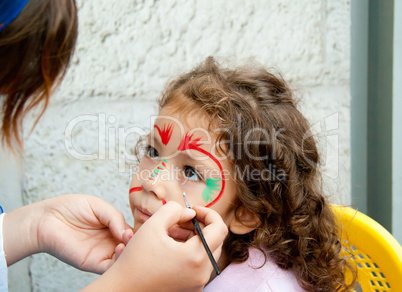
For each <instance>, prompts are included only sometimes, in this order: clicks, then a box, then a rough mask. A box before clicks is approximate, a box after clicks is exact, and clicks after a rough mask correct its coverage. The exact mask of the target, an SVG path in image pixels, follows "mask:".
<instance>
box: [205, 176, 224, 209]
mask: <svg viewBox="0 0 402 292" xmlns="http://www.w3.org/2000/svg"><path fill="white" fill-rule="evenodd" d="M220 180H221V179H220V178H207V182H206V185H207V186H206V187H205V189H204V191H203V192H202V198H203V199H204V201H205V203H207V204H208V203H212V202H213V200H212V194H213V191H220V190H221V187H220V186H219V185H218V184H217V182H219V181H220Z"/></svg>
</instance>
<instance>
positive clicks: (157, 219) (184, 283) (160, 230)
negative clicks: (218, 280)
mask: <svg viewBox="0 0 402 292" xmlns="http://www.w3.org/2000/svg"><path fill="white" fill-rule="evenodd" d="M196 210H197V219H198V220H199V221H200V222H202V223H203V224H205V227H204V228H203V233H204V236H205V239H206V240H207V242H208V245H209V247H210V249H211V251H212V252H213V254H214V257H215V259H219V256H220V253H221V248H222V242H223V240H224V238H225V237H226V234H227V227H226V225H225V224H224V222H223V221H222V218H221V217H220V216H219V214H218V213H216V212H215V211H213V210H211V209H207V208H197V209H196ZM194 214H195V213H194V211H193V210H189V209H186V208H183V207H182V206H180V205H179V204H177V203H175V202H168V203H167V204H166V205H164V206H163V207H162V208H160V209H159V210H158V211H157V212H156V213H155V214H154V215H153V216H152V217H151V218H150V219H148V220H147V221H146V222H145V223H144V225H142V226H141V228H140V229H139V230H138V231H137V233H136V234H135V235H134V237H133V238H132V239H131V241H130V242H129V243H128V245H127V246H126V248H125V249H124V251H123V253H122V254H121V256H120V257H119V259H118V260H117V261H116V263H115V264H114V265H113V266H112V267H111V268H110V269H109V270H107V271H106V273H104V274H103V275H102V276H101V277H100V278H98V279H97V280H96V281H95V282H93V283H92V284H90V285H89V286H88V287H86V288H85V289H83V291H85V292H90V291H94V292H95V291H97V292H99V291H161V290H163V291H201V290H202V288H203V287H204V286H205V284H206V283H207V281H208V280H209V278H210V275H211V272H212V270H213V267H212V265H211V262H210V261H209V258H208V255H207V253H206V252H205V249H204V247H203V245H202V243H201V240H200V238H199V237H198V236H192V237H190V238H188V239H187V241H185V242H179V241H175V240H174V239H173V238H171V237H170V236H169V235H168V229H169V228H170V227H172V226H173V225H175V224H176V223H185V222H188V221H190V220H191V219H192V218H193V217H194Z"/></svg>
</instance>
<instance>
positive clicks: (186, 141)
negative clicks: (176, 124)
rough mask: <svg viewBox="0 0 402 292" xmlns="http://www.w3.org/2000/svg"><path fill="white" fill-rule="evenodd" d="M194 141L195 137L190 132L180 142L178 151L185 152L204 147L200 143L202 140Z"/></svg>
mask: <svg viewBox="0 0 402 292" xmlns="http://www.w3.org/2000/svg"><path fill="white" fill-rule="evenodd" d="M192 139H193V135H190V134H189V133H188V132H187V133H186V134H185V135H184V137H183V139H182V140H181V142H180V145H179V148H177V150H179V151H184V150H188V149H194V150H198V147H199V146H201V145H202V142H200V140H201V138H197V139H194V140H192Z"/></svg>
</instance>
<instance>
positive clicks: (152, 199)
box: [129, 107, 236, 232]
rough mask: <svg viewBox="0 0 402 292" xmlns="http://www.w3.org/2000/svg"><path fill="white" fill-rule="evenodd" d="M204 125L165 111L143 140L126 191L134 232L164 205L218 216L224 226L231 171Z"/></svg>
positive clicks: (229, 213) (231, 186)
mask: <svg viewBox="0 0 402 292" xmlns="http://www.w3.org/2000/svg"><path fill="white" fill-rule="evenodd" d="M208 124H209V121H208V119H206V118H205V117H204V118H203V117H202V116H201V115H197V114H190V115H188V116H185V115H184V114H177V113H175V112H173V111H172V108H170V107H164V108H163V109H162V110H161V111H160V113H159V115H158V117H157V119H156V121H155V124H154V127H153V129H152V131H151V133H150V134H149V135H148V137H147V140H146V147H145V153H144V157H143V158H142V159H141V162H140V164H139V166H138V169H137V171H136V173H135V174H134V177H133V179H132V181H131V186H130V194H129V200H130V207H131V211H132V213H133V216H134V232H136V231H137V230H138V228H140V227H141V225H142V224H143V223H144V222H145V221H146V220H147V219H148V218H149V217H150V216H152V214H154V213H155V212H156V211H157V210H158V209H159V208H160V207H162V206H163V204H165V203H166V202H168V201H175V202H178V203H179V204H181V205H183V206H185V204H184V199H183V192H185V193H186V197H187V200H188V201H189V203H190V205H191V206H194V205H198V206H206V207H210V208H212V209H214V210H215V211H217V212H218V213H219V214H220V215H221V216H222V218H223V220H224V221H225V223H226V224H227V225H229V223H230V222H231V221H232V220H233V218H234V212H233V211H231V210H232V208H230V207H232V204H233V202H234V200H235V196H236V185H235V182H234V181H233V176H232V167H231V163H230V161H229V160H228V158H227V157H226V156H225V155H224V154H221V152H219V151H218V147H217V146H218V145H215V143H216V136H215V135H214V134H213V133H210V132H208Z"/></svg>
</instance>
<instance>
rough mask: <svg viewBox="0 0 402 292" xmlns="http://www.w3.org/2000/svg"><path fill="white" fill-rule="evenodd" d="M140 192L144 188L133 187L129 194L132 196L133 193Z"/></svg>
mask: <svg viewBox="0 0 402 292" xmlns="http://www.w3.org/2000/svg"><path fill="white" fill-rule="evenodd" d="M139 191H142V187H133V188H131V189H130V190H129V191H128V193H129V194H131V193H134V192H139Z"/></svg>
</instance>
